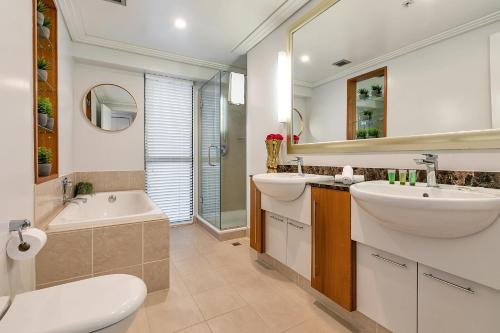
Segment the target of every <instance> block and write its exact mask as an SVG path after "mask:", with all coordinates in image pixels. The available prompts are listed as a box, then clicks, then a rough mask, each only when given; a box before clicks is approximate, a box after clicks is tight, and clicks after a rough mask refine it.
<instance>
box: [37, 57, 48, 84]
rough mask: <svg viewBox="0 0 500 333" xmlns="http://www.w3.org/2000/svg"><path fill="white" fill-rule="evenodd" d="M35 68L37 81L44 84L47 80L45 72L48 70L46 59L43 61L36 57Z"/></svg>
mask: <svg viewBox="0 0 500 333" xmlns="http://www.w3.org/2000/svg"><path fill="white" fill-rule="evenodd" d="M37 68H38V71H37V76H38V80H39V81H44V82H46V81H47V78H48V73H47V70H48V69H49V62H48V61H47V59H45V58H44V57H38V59H37Z"/></svg>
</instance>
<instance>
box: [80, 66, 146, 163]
mask: <svg viewBox="0 0 500 333" xmlns="http://www.w3.org/2000/svg"><path fill="white" fill-rule="evenodd" d="M102 83H110V84H116V85H119V86H121V87H123V88H125V89H126V90H128V92H130V94H131V95H132V96H133V97H134V99H135V101H136V103H137V117H136V118H135V121H134V122H133V124H132V125H131V126H130V127H129V128H128V129H126V130H123V131H119V132H106V131H103V130H101V129H98V128H96V127H95V126H93V125H91V124H90V123H89V121H88V120H87V119H86V118H85V116H84V114H83V112H82V107H83V106H82V105H83V97H84V96H85V94H86V93H87V92H88V90H89V89H90V88H92V87H93V86H95V85H97V84H102ZM73 85H74V86H73V88H74V103H73V136H72V138H73V145H72V151H73V170H74V171H110V170H113V171H126V170H143V168H144V75H143V74H141V73H136V72H130V71H123V70H118V69H112V68H109V67H101V66H93V65H87V64H81V63H76V64H75V71H74V82H73Z"/></svg>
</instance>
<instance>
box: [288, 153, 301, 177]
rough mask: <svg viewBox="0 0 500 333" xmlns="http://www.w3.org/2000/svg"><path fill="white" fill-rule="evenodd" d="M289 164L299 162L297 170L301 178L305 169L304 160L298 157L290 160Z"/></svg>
mask: <svg viewBox="0 0 500 333" xmlns="http://www.w3.org/2000/svg"><path fill="white" fill-rule="evenodd" d="M289 162H297V169H298V174H299V176H303V175H304V173H303V172H302V168H303V167H304V158H303V157H300V156H297V157H296V158H295V159H293V160H290V161H289Z"/></svg>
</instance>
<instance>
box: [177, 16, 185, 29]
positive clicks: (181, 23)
mask: <svg viewBox="0 0 500 333" xmlns="http://www.w3.org/2000/svg"><path fill="white" fill-rule="evenodd" d="M174 25H175V27H176V28H177V29H179V30H182V29H185V28H186V25H187V23H186V20H184V19H183V18H181V17H179V18H176V19H175V22H174Z"/></svg>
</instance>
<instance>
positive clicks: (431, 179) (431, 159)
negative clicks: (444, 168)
mask: <svg viewBox="0 0 500 333" xmlns="http://www.w3.org/2000/svg"><path fill="white" fill-rule="evenodd" d="M424 156H425V158H421V159H419V158H416V159H415V160H414V161H415V163H417V164H418V165H425V167H426V168H427V187H439V185H438V183H437V173H438V156H437V155H436V154H424Z"/></svg>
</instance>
